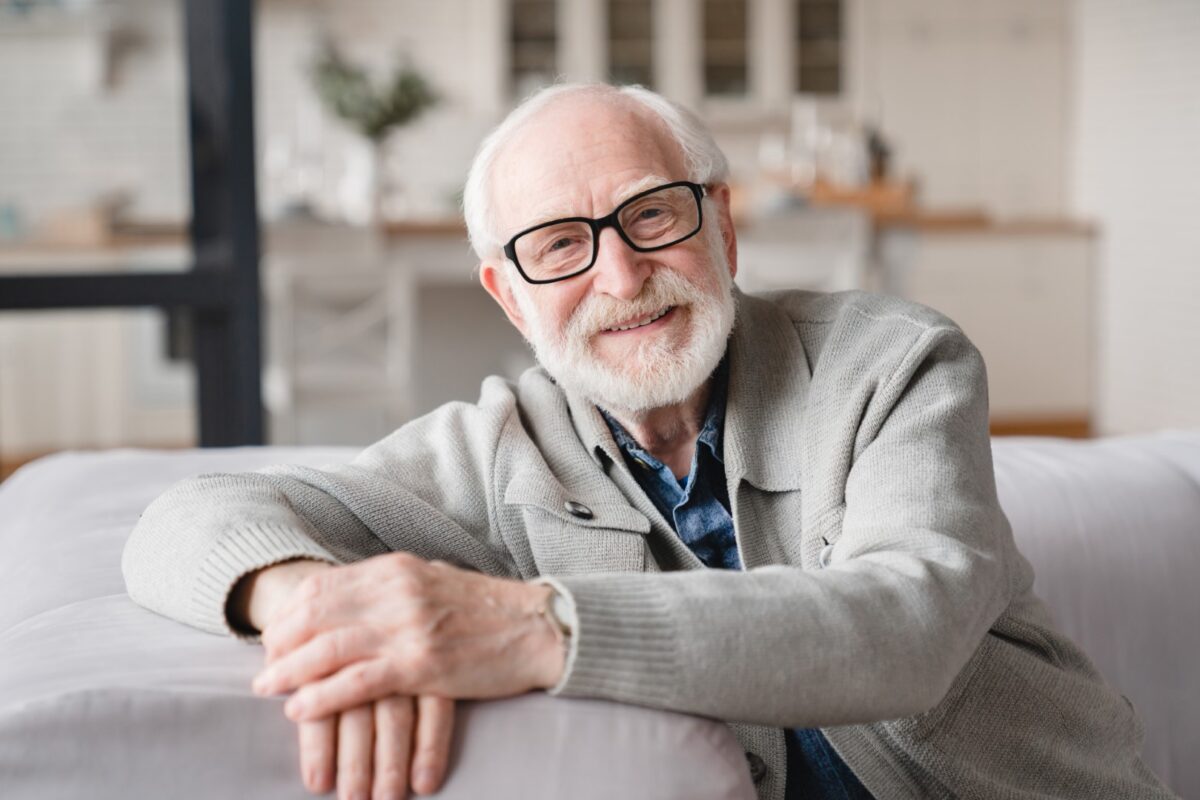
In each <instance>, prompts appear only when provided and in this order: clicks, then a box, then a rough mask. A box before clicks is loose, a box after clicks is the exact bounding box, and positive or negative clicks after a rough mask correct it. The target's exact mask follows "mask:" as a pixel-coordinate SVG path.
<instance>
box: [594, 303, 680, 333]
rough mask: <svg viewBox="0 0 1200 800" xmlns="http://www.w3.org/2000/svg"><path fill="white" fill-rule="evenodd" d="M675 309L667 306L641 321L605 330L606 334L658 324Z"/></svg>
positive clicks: (636, 320) (637, 320)
mask: <svg viewBox="0 0 1200 800" xmlns="http://www.w3.org/2000/svg"><path fill="white" fill-rule="evenodd" d="M674 309H675V306H665V307H663V308H661V309H659V310H658V311H655V312H654V313H653V314H651V315H649V316H646V317H642V318H641V319H635V320H633V321H631V322H627V323H625V324H623V325H616V326H614V327H612V328H605V329H604V332H605V333H619V332H620V331H631V330H633V329H634V328H644V327H646V326H647V325H650V324H652V323H654V322H658V321H659V320H660V319H662V318H663V317H665V316H666V315H667V314H669V313H670V312H671V311H673V310H674Z"/></svg>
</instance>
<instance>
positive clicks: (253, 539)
mask: <svg viewBox="0 0 1200 800" xmlns="http://www.w3.org/2000/svg"><path fill="white" fill-rule="evenodd" d="M297 558H312V559H315V560H317V561H324V562H326V563H329V564H337V563H338V560H337V559H336V558H334V557H333V556H332V555H330V554H329V552H328V551H326V550H325V548H323V547H321V546H320V545H318V544H317V543H316V542H314V541H313V540H312V539H311V538H309V537H308V536H306V535H304V534H303V533H301V532H300V531H297V530H295V529H293V528H289V527H287V526H284V525H280V524H277V523H273V522H257V523H251V524H248V525H244V526H241V527H238V528H235V529H234V530H231V531H230V532H229V533H227V534H226V535H225V536H224V537H222V539H221V541H219V542H218V543H217V545H216V546H215V547H214V548H213V549H212V551H211V552H210V553H209V554H208V556H207V558H205V560H204V563H203V564H201V566H200V571H199V573H198V575H197V576H196V583H195V585H194V586H193V591H192V608H191V613H192V617H193V624H195V625H197V626H199V627H201V628H203V629H204V630H207V631H212V632H213V633H224V634H226V635H229V636H235V637H237V638H239V639H242V640H244V641H248V642H257V641H258V639H259V637H258V636H257V635H252V634H249V633H247V632H245V631H242V630H239V629H237V628H234V627H233V626H232V625H230V624H229V619H228V618H227V617H226V615H225V606H226V603H227V602H228V600H229V593H230V592H232V591H233V587H234V586H235V585H236V584H237V582H238V581H239V580H240V579H241V578H242V576H244V575H248V574H250V573H251V572H254V571H255V570H259V569H262V568H264V567H269V566H271V565H272V564H279V563H281V562H283V561H291V560H293V559H297Z"/></svg>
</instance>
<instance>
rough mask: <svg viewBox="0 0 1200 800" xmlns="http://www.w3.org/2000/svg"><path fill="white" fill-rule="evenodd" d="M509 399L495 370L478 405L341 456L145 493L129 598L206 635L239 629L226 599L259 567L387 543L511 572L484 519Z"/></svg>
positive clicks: (455, 408)
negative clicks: (328, 462) (346, 459)
mask: <svg viewBox="0 0 1200 800" xmlns="http://www.w3.org/2000/svg"><path fill="white" fill-rule="evenodd" d="M514 405H515V402H514V399H513V395H512V392H511V391H510V390H509V389H508V387H507V385H506V384H505V383H504V382H503V381H500V380H499V379H489V380H488V381H486V382H485V383H484V390H483V395H482V397H481V399H480V403H479V404H478V405H468V404H464V403H454V404H450V405H447V406H443V407H442V408H440V409H438V410H437V411H435V412H433V413H432V414H430V415H428V416H426V417H423V418H421V419H419V420H416V421H414V422H412V423H410V424H408V425H405V426H404V427H402V428H400V429H399V430H397V431H396V432H395V433H393V434H392V435H390V436H388V437H387V438H385V439H383V440H381V441H380V442H378V443H376V444H374V445H372V446H371V447H369V448H367V449H366V450H364V451H363V452H362V453H361V454H360V455H359V456H358V457H357V458H355V459H354V460H353V461H352V462H350V463H349V464H344V465H337V466H331V467H326V468H322V469H316V468H312V467H304V466H279V467H269V468H266V469H261V470H258V471H255V472H248V473H238V474H231V473H217V474H208V475H200V476H197V477H195V478H191V479H188V480H185V481H182V482H180V483H178V484H176V485H175V486H173V487H171V488H170V489H168V490H167V491H166V492H164V493H163V494H162V495H160V496H159V497H158V498H157V499H155V500H154V501H153V502H152V503H151V504H150V505H149V506H148V507H147V508H146V510H145V511H144V512H143V514H142V516H141V518H140V519H139V521H138V523H137V525H136V526H135V527H134V530H133V531H132V533H131V534H130V537H129V539H128V542H127V544H126V546H125V550H124V553H123V555H122V570H123V572H124V576H125V582H126V587H127V589H128V592H129V595H130V597H131V598H132V599H133V600H134V601H136V602H137V603H139V604H141V605H143V606H145V607H146V608H149V609H150V610H152V611H155V612H158V613H160V614H163V615H165V616H168V617H171V618H173V619H176V620H179V621H181V622H185V623H187V624H189V625H193V626H195V627H198V628H201V629H203V630H206V631H210V632H212V633H223V634H229V635H236V636H241V637H243V638H245V637H244V634H243V633H242V632H240V631H238V630H235V629H234V628H232V627H231V626H230V625H229V621H228V619H227V618H226V613H225V606H226V601H227V599H228V596H229V593H230V592H231V591H232V589H233V586H234V585H235V584H236V583H237V581H238V580H239V579H240V578H241V577H242V576H244V575H246V574H249V573H250V572H253V571H255V570H257V569H260V568H263V567H266V566H270V565H272V564H276V563H280V562H283V561H287V560H290V559H294V558H313V559H317V560H321V561H326V562H328V563H331V564H344V563H349V562H352V561H357V560H359V559H363V558H367V557H369V556H373V555H378V554H382V553H386V552H389V551H393V550H406V551H409V552H413V553H416V554H417V555H420V556H422V557H424V558H427V559H434V558H438V559H441V560H443V561H447V562H450V563H454V564H458V565H460V566H464V567H469V568H472V569H476V570H479V571H482V572H487V573H490V574H494V575H509V576H512V575H514V573H515V568H514V566H513V563H512V559H511V557H510V555H509V553H508V551H507V548H506V547H505V545H504V542H503V541H502V540H501V539H500V538H499V537H498V536H496V535H495V533H494V531H495V526H494V525H493V524H492V519H491V515H492V509H494V507H495V503H494V501H493V500H492V498H491V494H492V493H493V492H494V487H493V480H492V475H493V472H494V461H495V458H496V450H497V447H498V440H499V437H500V435H501V431H502V430H503V429H504V428H505V426H506V425H508V424H509V423H510V421H511V420H512V418H513V416H514V414H513V409H514Z"/></svg>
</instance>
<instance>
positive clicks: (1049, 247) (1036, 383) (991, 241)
mask: <svg viewBox="0 0 1200 800" xmlns="http://www.w3.org/2000/svg"><path fill="white" fill-rule="evenodd" d="M885 243H886V244H885V249H886V252H887V256H888V277H889V280H890V284H891V285H890V288H891V290H892V291H893V292H895V293H896V294H899V295H901V296H903V297H906V298H908V299H910V300H915V301H917V302H919V303H923V304H925V305H928V306H932V307H933V308H936V309H937V310H939V311H941V312H943V313H944V314H946V315H947V316H949V317H950V318H951V319H953V320H954V321H955V322H957V323H958V324H959V325H960V326H961V327H962V329H963V330H964V331H965V332H966V334H967V335H968V336H969V337H970V338H971V340H972V341H973V342H974V343H975V345H976V346H977V347H978V348H979V350H980V352H981V353H982V354H983V358H984V361H985V362H986V364H987V370H988V384H989V396H990V401H991V402H990V405H991V417H992V421H993V423H994V424H997V425H999V426H1001V427H1018V428H1019V427H1022V426H1024V427H1026V428H1027V429H1029V430H1036V429H1037V426H1039V425H1055V424H1057V425H1065V426H1067V427H1068V428H1069V429H1071V430H1077V429H1078V428H1079V427H1080V426H1085V425H1086V424H1087V423H1088V422H1089V421H1090V419H1091V417H1092V414H1093V410H1094V387H1093V384H1094V377H1093V372H1094V366H1093V365H1094V353H1095V341H1094V332H1093V331H1094V321H1093V314H1094V311H1093V310H1094V308H1095V306H1096V303H1095V297H1094V292H1095V279H1094V275H1093V258H1094V256H1093V253H1094V237H1093V236H1092V235H1091V234H1090V233H1089V232H1087V231H1082V230H1069V229H1065V230H1061V231H1044V232H1039V231H1022V230H1019V229H1008V230H1006V229H1005V228H1004V227H1003V226H1001V227H999V228H996V229H993V230H991V231H988V230H986V229H984V230H978V231H970V232H947V231H943V232H896V231H893V232H892V233H889V234H887V236H886V237H885Z"/></svg>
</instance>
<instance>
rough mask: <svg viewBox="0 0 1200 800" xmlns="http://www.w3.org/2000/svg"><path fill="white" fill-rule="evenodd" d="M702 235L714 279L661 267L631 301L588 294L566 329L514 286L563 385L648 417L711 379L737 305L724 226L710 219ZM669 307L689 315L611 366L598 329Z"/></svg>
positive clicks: (535, 339) (535, 342)
mask: <svg viewBox="0 0 1200 800" xmlns="http://www.w3.org/2000/svg"><path fill="white" fill-rule="evenodd" d="M703 235H704V239H705V242H706V244H708V250H709V254H710V257H711V261H712V265H711V266H712V271H711V274H710V275H709V276H708V277H709V278H710V280H709V281H707V283H708V285H706V286H701V285H696V284H694V283H692V282H691V281H689V280H688V279H686V278H684V277H683V276H682V275H680V274H679V273H677V272H675V271H673V270H670V269H666V268H663V267H658V268H656V269H655V270H654V272H652V273H651V274H650V277H649V278H648V279H647V280H646V283H645V285H644V286H643V287H642V291H641V293H640V294H638V296H637V297H636V298H634V299H633V300H631V301H629V302H622V301H618V300H615V299H613V298H611V297H608V296H605V295H591V296H589V297H588V298H586V299H585V300H584V301H583V302H582V303H580V305H579V307H578V308H576V309H575V311H574V312H573V313H572V315H571V318H570V319H569V320H568V321H567V325H566V326H565V329H564V330H561V331H559V330H548V329H547V328H548V326H547V325H546V322H545V320H544V319H543V318H542V317H541V316H540V313H539V312H540V310H539V309H538V308H537V306H536V304H535V303H534V302H532V300H531V299H530V298H529V297H528V296H527V295H526V293H525V292H524V291H521V290H518V291H516V292H514V295H515V296H516V299H517V305H518V306H519V307H520V309H521V313H522V314H523V315H524V316H525V318H526V319H527V320H529V322H530V330H531V336H530V337H529V343H530V345H531V346H532V347H533V351H534V354H535V355H536V357H537V360H538V361H539V362H540V363H541V365H542V366H543V367H544V368H545V369H546V371H547V372H549V373H550V375H551V377H553V378H554V379H555V380H556V381H557V382H558V384H559V385H560V386H562V387H563V389H564V390H566V391H568V392H571V393H573V394H578V395H580V396H582V397H584V398H586V399H587V400H589V401H591V402H592V403H595V404H596V405H598V406H600V407H601V408H604V409H606V410H608V411H613V412H617V413H621V412H624V413H627V414H629V415H631V416H642V415H644V414H645V413H647V412H649V411H651V410H653V409H656V408H663V407H665V406H671V405H677V404H679V403H682V402H684V401H685V400H686V399H687V398H688V397H690V396H691V395H692V393H693V392H695V391H696V390H697V389H698V388H700V386H701V385H702V384H703V383H704V382H705V381H706V380H708V378H709V377H710V376H711V375H712V373H713V371H714V370H715V369H716V367H717V364H719V363H720V361H721V357H722V356H723V355H724V354H725V347H726V343H727V341H728V339H729V334H730V332H731V331H732V330H733V323H734V319H735V317H736V313H737V304H736V301H735V300H734V295H733V278H732V276H730V274H729V262H728V259H727V258H726V257H725V250H724V247H723V245H722V239H721V233H720V229H719V228H717V226H716V225H710V226H709V227H708V228H706V229H705V230H704V233H703ZM666 306H675V310H674V311H673V312H672V315H680V314H681V315H683V316H684V319H682V320H679V319H673V320H670V325H671V330H669V331H663V332H661V333H659V334H658V335H654V336H648V337H644V338H645V341H643V342H641V343H640V344H639V345H638V346H637V348H636V349H635V350H634V351H633V352H632V353H631V354H629V355H628V356H627V357H626V358H624V359H622V361H621V363H619V364H609V363H607V362H605V361H602V360H601V359H600V358H598V357H597V355H596V353H595V352H593V348H592V346H591V340H592V337H594V336H595V335H596V334H597V333H599V332H600V331H603V330H606V329H608V328H611V327H614V326H616V325H618V324H620V323H621V322H623V321H626V320H629V319H640V318H642V317H647V316H650V315H652V314H654V313H655V312H657V311H659V310H660V309H662V308H664V307H666ZM680 325H682V326H684V327H683V330H682V339H681V338H680V329H679V326H680Z"/></svg>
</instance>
